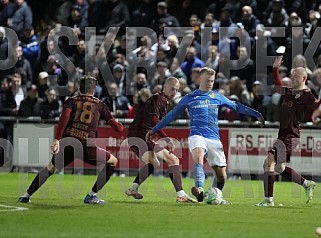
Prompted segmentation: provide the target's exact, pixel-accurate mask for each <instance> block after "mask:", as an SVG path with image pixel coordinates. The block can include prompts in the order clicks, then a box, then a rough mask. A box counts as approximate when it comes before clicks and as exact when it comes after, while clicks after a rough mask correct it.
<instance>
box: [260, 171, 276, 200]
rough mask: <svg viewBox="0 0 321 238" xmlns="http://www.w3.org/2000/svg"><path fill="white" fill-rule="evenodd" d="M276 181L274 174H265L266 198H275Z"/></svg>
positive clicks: (269, 172)
mask: <svg viewBox="0 0 321 238" xmlns="http://www.w3.org/2000/svg"><path fill="white" fill-rule="evenodd" d="M274 180H275V175H274V172H271V171H268V172H264V174H263V181H264V195H265V197H273V189H274Z"/></svg>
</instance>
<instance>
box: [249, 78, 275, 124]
mask: <svg viewBox="0 0 321 238" xmlns="http://www.w3.org/2000/svg"><path fill="white" fill-rule="evenodd" d="M265 94H266V93H265V91H264V86H263V84H262V83H261V82H260V81H255V82H254V83H253V99H252V102H251V105H252V108H253V109H254V110H257V111H259V112H260V113H261V114H262V115H263V117H264V118H266V115H267V111H268V106H269V104H270V102H271V96H269V95H265Z"/></svg>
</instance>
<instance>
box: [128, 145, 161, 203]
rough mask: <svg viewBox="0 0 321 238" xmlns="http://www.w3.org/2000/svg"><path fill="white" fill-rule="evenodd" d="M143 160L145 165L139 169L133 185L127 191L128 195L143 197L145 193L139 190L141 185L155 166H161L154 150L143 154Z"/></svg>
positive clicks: (137, 197) (136, 197)
mask: <svg viewBox="0 0 321 238" xmlns="http://www.w3.org/2000/svg"><path fill="white" fill-rule="evenodd" d="M142 161H143V162H144V163H145V165H144V166H143V167H142V168H140V169H139V171H138V174H137V176H136V177H135V179H134V181H133V184H132V187H131V188H128V189H127V190H126V191H125V194H126V195H127V196H132V197H134V198H135V199H142V198H143V197H144V196H143V194H141V193H140V192H138V189H139V186H140V185H141V184H142V183H143V182H144V181H145V180H146V179H147V178H148V177H149V176H150V175H151V174H152V173H153V172H154V168H158V167H159V166H160V163H159V160H158V159H157V157H156V155H155V153H154V152H153V151H146V152H145V153H144V154H143V156H142Z"/></svg>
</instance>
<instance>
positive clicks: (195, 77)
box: [188, 67, 201, 90]
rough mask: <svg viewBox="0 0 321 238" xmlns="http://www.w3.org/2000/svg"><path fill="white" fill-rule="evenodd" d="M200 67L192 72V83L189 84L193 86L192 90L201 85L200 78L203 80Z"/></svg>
mask: <svg viewBox="0 0 321 238" xmlns="http://www.w3.org/2000/svg"><path fill="white" fill-rule="evenodd" d="M200 69H201V68H199V67H197V68H193V69H192V73H191V81H192V83H191V84H189V85H188V86H189V87H190V88H191V90H194V89H197V88H198V87H199V85H200V80H201V74H200Z"/></svg>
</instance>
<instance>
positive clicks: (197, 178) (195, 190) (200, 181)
mask: <svg viewBox="0 0 321 238" xmlns="http://www.w3.org/2000/svg"><path fill="white" fill-rule="evenodd" d="M204 155H205V150H204V149H203V148H200V147H197V148H194V149H193V150H192V158H193V160H194V183H195V186H193V187H192V188H191V192H192V194H193V195H194V196H195V197H196V198H197V200H198V201H199V202H202V201H203V197H204V182H205V173H204V168H203V163H204Z"/></svg>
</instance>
